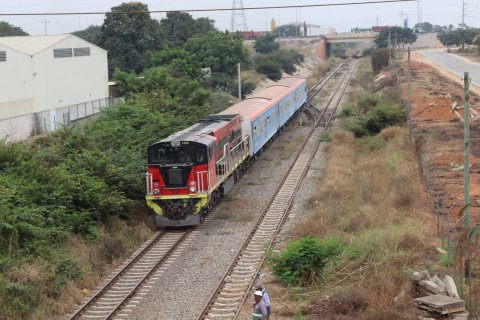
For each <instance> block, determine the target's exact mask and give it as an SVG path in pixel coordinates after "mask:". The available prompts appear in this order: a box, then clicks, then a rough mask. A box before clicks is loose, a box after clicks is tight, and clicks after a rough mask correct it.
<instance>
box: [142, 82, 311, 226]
mask: <svg viewBox="0 0 480 320" xmlns="http://www.w3.org/2000/svg"><path fill="white" fill-rule="evenodd" d="M306 101H307V84H306V80H305V79H303V78H300V77H288V78H285V79H283V80H281V81H278V82H276V83H275V84H273V85H271V86H269V87H267V88H265V89H263V90H261V91H259V92H257V93H255V94H254V95H252V96H250V97H249V98H247V99H245V100H243V101H241V102H239V103H237V104H235V105H233V106H231V107H230V108H228V109H226V110H224V111H222V112H220V113H218V114H213V115H210V116H208V117H206V118H204V119H202V120H201V121H200V122H198V123H196V124H194V125H192V126H191V127H188V128H186V129H184V130H182V131H180V132H176V133H174V134H172V135H170V136H169V137H167V138H165V139H163V140H161V141H159V142H157V143H154V144H152V145H150V146H149V147H148V149H147V154H148V171H147V195H146V201H147V205H148V206H149V207H150V208H152V209H153V211H154V212H155V214H156V215H155V224H156V225H157V226H160V227H177V226H191V225H197V224H199V223H200V222H201V221H202V219H203V218H204V217H205V215H206V214H207V213H208V211H209V210H210V209H211V208H212V207H213V206H215V205H216V204H217V202H218V201H219V199H220V197H221V196H223V195H224V194H226V193H227V192H228V191H229V190H231V188H232V187H233V185H234V184H235V182H236V181H237V179H238V177H239V176H240V175H241V174H242V173H243V172H244V170H245V169H246V168H247V166H248V165H249V163H250V162H251V160H252V159H253V158H254V157H255V156H256V155H258V154H259V153H261V151H262V150H263V148H264V147H265V146H266V144H267V143H268V142H269V141H270V140H272V139H273V138H274V136H276V135H277V134H278V133H279V132H280V131H281V130H282V129H283V128H284V127H285V126H286V124H287V123H288V122H289V121H290V120H291V119H292V117H293V116H294V115H295V114H296V113H298V111H299V109H300V108H301V107H302V106H303V104H305V102H306Z"/></svg>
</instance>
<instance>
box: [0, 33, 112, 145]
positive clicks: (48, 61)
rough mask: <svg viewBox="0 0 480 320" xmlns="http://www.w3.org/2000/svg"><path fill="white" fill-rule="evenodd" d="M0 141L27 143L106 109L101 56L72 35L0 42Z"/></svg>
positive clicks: (105, 74)
mask: <svg viewBox="0 0 480 320" xmlns="http://www.w3.org/2000/svg"><path fill="white" fill-rule="evenodd" d="M0 75H1V77H0V138H1V137H5V136H8V137H9V139H10V140H20V139H25V138H28V137H30V136H32V135H34V134H39V133H45V132H49V131H52V130H55V129H56V128H57V127H59V126H61V125H68V124H69V123H70V122H71V121H75V120H77V119H81V118H85V117H87V116H90V115H93V114H95V113H98V112H99V111H100V110H101V109H102V108H104V107H107V106H109V105H110V100H109V85H108V65H107V51H105V50H104V49H101V48H99V47H97V46H95V45H93V44H92V43H89V42H87V41H85V40H83V39H81V38H79V37H77V36H75V35H71V34H65V35H56V36H29V37H0Z"/></svg>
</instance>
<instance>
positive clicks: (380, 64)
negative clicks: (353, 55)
mask: <svg viewBox="0 0 480 320" xmlns="http://www.w3.org/2000/svg"><path fill="white" fill-rule="evenodd" d="M389 60H390V56H389V53H388V49H375V50H374V51H373V52H372V67H373V72H374V73H375V74H377V73H379V72H380V71H382V69H383V68H385V67H387V66H388V62H389Z"/></svg>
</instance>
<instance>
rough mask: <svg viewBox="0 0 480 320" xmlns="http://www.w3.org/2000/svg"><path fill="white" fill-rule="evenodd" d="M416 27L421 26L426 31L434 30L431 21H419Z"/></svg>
mask: <svg viewBox="0 0 480 320" xmlns="http://www.w3.org/2000/svg"><path fill="white" fill-rule="evenodd" d="M415 28H421V29H422V30H423V31H424V32H433V25H432V24H431V23H430V22H422V23H417V24H415Z"/></svg>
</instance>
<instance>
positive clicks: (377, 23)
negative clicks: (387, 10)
mask: <svg viewBox="0 0 480 320" xmlns="http://www.w3.org/2000/svg"><path fill="white" fill-rule="evenodd" d="M377 27H378V16H377Z"/></svg>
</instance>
